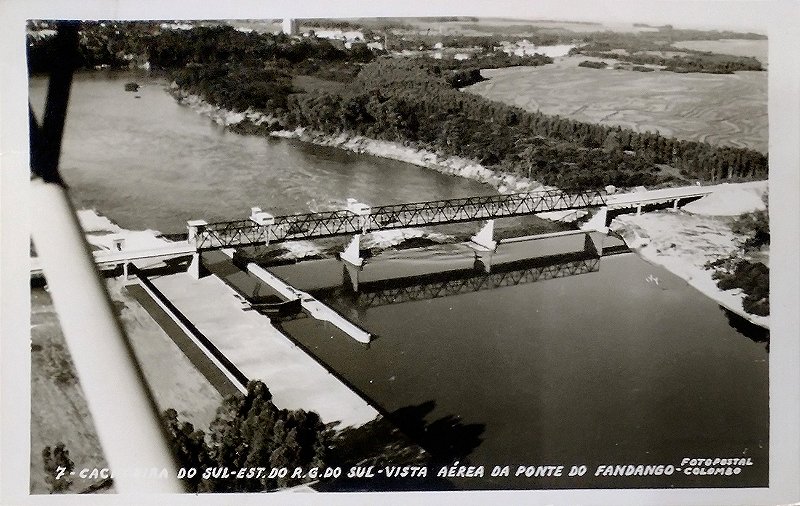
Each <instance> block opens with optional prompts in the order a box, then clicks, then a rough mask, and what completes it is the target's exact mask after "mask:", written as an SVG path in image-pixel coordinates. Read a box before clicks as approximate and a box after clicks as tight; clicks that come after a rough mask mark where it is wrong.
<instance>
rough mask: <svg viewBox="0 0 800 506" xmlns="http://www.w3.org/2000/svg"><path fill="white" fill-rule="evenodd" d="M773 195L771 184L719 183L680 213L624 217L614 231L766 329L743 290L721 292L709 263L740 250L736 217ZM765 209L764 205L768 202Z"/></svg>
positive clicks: (614, 224)
mask: <svg viewBox="0 0 800 506" xmlns="http://www.w3.org/2000/svg"><path fill="white" fill-rule="evenodd" d="M766 191H767V181H755V182H750V183H741V184H730V185H718V186H717V187H716V191H715V193H714V194H712V195H709V196H708V197H705V198H704V199H701V200H698V201H696V202H694V203H692V204H689V205H687V206H686V207H685V210H679V211H658V212H651V213H643V214H641V215H639V216H636V215H632V214H630V215H622V216H618V217H617V218H615V219H614V221H613V222H612V224H611V229H612V230H615V231H616V232H618V233H619V234H620V235H622V237H623V238H624V239H625V242H626V243H627V244H628V246H629V247H630V248H631V249H633V250H634V251H636V252H637V253H638V254H639V256H641V257H642V258H643V259H645V260H646V261H648V262H650V263H653V264H657V265H660V266H662V267H664V268H666V269H667V270H669V271H670V272H672V273H673V274H675V275H676V276H678V277H680V278H682V279H684V280H685V281H686V282H687V283H689V285H691V286H693V287H694V288H696V289H697V290H699V291H700V292H701V293H703V294H704V295H706V296H707V297H709V298H710V299H712V300H714V301H715V302H717V303H718V304H720V305H721V306H723V307H725V308H726V309H728V310H729V311H731V312H733V313H735V314H737V315H739V316H741V317H743V318H745V319H747V320H748V321H750V322H751V323H754V324H756V325H758V326H760V327H763V328H766V329H768V328H769V317H768V316H766V317H765V316H758V315H754V314H751V313H748V312H746V311H745V310H744V308H743V307H742V300H743V299H744V294H743V293H742V291H741V290H738V289H736V290H720V289H719V288H718V287H717V282H716V281H715V280H714V279H713V278H712V274H713V272H714V271H712V270H708V269H706V268H705V265H706V263H708V262H709V261H712V260H716V259H718V258H721V257H726V256H728V255H730V254H731V253H734V252H735V251H737V250H738V244H737V239H738V237H737V235H736V234H735V233H734V232H733V230H731V227H730V224H731V221H732V217H733V216H736V215H738V214H741V213H744V212H750V211H753V210H755V209H754V207H756V205H757V204H758V203H761V196H762V195H763V194H764V193H765V192H766ZM762 205H763V203H762Z"/></svg>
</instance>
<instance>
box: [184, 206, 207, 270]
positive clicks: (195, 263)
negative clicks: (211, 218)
mask: <svg viewBox="0 0 800 506" xmlns="http://www.w3.org/2000/svg"><path fill="white" fill-rule="evenodd" d="M206 225H208V222H207V221H206V220H189V221H187V222H186V228H188V229H189V236H188V237H187V239H186V240H187V242H188V243H189V244H190V245H191V246H193V247H194V253H192V261H191V263H190V264H189V275H190V276H192V277H193V278H194V279H200V278H203V277H205V276H207V275H208V271H207V270H206V269H205V268H203V265H202V262H200V252H199V251H197V233H198V232H199V231H201V230H202V229H203V227H205V226H206Z"/></svg>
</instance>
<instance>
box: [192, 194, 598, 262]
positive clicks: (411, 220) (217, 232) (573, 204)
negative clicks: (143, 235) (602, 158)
mask: <svg viewBox="0 0 800 506" xmlns="http://www.w3.org/2000/svg"><path fill="white" fill-rule="evenodd" d="M605 203H606V199H605V194H604V193H603V192H601V191H599V190H575V191H568V190H545V191H537V192H523V193H511V194H505V195H485V196H479V197H463V198H456V199H445V200H431V201H427V202H411V203H407V204H390V205H384V206H377V207H373V208H371V210H370V212H369V214H365V215H359V214H356V213H354V212H352V211H349V210H337V211H324V212H320V213H303V214H290V215H285V216H276V217H274V221H273V222H272V223H271V224H269V225H260V224H258V223H256V222H254V221H252V220H249V219H246V220H235V221H227V222H219V223H210V224H207V225H203V226H201V227H199V228H198V230H197V249H198V250H204V249H215V248H224V247H231V246H240V245H255V244H263V243H266V242H274V241H283V240H287V239H312V238H323V237H333V236H337V235H348V234H354V233H358V232H360V231H367V230H387V229H396V228H405V227H418V226H426V225H436V224H444V223H458V222H464V221H474V220H481V219H494V218H502V217H510V216H522V215H527V214H535V213H541V212H547V211H558V210H565V209H581V208H586V207H593V206H602V205H605Z"/></svg>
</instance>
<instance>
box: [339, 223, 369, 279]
mask: <svg viewBox="0 0 800 506" xmlns="http://www.w3.org/2000/svg"><path fill="white" fill-rule="evenodd" d="M339 258H340V259H341V260H342V277H343V280H344V283H345V284H346V283H348V282H349V283H350V284H351V285H352V286H353V291H354V292H358V278H359V273H360V272H361V271H362V270H363V269H364V259H363V258H361V234H356V235H354V236H353V238H352V239H351V240H350V243H348V245H347V247H346V248H345V249H344V251H343V252H341V253H339Z"/></svg>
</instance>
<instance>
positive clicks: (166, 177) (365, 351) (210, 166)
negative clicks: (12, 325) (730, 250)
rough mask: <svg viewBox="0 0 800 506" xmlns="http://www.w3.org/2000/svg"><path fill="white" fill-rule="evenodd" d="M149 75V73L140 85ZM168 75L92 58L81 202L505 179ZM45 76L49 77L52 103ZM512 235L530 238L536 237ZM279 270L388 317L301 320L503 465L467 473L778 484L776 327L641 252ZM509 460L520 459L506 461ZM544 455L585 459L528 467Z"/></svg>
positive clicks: (82, 86)
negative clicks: (287, 118) (501, 270)
mask: <svg viewBox="0 0 800 506" xmlns="http://www.w3.org/2000/svg"><path fill="white" fill-rule="evenodd" d="M134 77H135V79H136V80H137V81H138V82H139V83H140V84H142V87H141V88H140V90H139V91H138V92H137V93H131V92H125V91H124V90H123V85H124V83H125V82H127V81H129V80H131V79H133V78H134ZM164 86H165V85H164V82H163V81H160V80H158V79H155V78H149V77H147V76H145V75H136V76H132V75H130V74H126V73H121V74H108V73H86V74H79V75H78V76H76V79H75V82H74V86H73V93H72V97H71V102H70V109H69V118H68V121H67V125H66V133H65V140H64V149H63V156H62V172H63V175H64V177H65V179H66V181H67V182H68V183H69V185H70V187H71V190H72V194H73V196H74V198H75V199H76V200H77V203H78V206H79V207H92V208H96V209H97V210H98V211H99V212H100V213H101V214H103V215H105V216H108V217H109V218H110V219H112V220H113V221H115V222H116V223H118V224H119V225H121V226H123V227H126V228H131V229H144V228H150V229H157V230H160V231H162V232H165V233H166V232H182V231H184V230H185V222H186V220H190V219H196V218H203V219H207V220H209V221H211V220H214V219H224V218H228V219H230V218H237V217H243V216H246V215H247V214H248V213H249V208H250V207H251V206H256V205H257V206H260V207H263V208H264V209H265V210H270V211H272V212H275V213H285V212H303V211H306V210H309V209H310V210H318V209H331V208H336V207H340V206H342V204H343V203H344V201H345V199H346V198H347V197H355V198H358V199H361V200H364V201H366V202H369V203H371V204H383V203H392V202H404V201H421V200H432V199H440V198H449V197H457V196H466V195H476V194H489V193H493V192H494V190H493V189H492V188H490V187H488V186H486V185H482V184H479V183H477V182H474V181H470V180H467V179H462V178H457V177H452V176H445V175H442V174H439V173H437V172H435V171H431V170H428V169H424V168H420V167H416V166H412V165H408V164H404V163H400V162H394V161H389V160H385V159H380V158H375V157H371V156H366V155H357V154H352V153H347V152H342V151H338V150H335V149H330V148H320V147H317V146H312V145H308V144H304V143H301V142H297V141H292V140H285V139H265V138H261V137H250V136H240V135H235V134H232V133H229V132H226V131H225V130H223V129H222V128H221V127H219V126H217V125H215V124H213V123H212V122H211V121H210V120H208V119H207V118H205V117H202V116H200V115H198V114H196V113H195V112H193V111H192V110H190V109H188V108H186V107H182V106H179V105H177V104H176V103H175V101H174V100H173V99H172V97H170V96H169V95H168V94H167V93H166V92H165V90H164ZM44 89H45V87H44V81H42V80H40V79H33V80H32V84H31V97H32V101H33V105H34V110H37V111H40V110H41V105H40V104H41V102H42V101H43V96H44ZM137 95H138V96H139V97H141V98H136V96H137ZM501 247H503V248H504V251H509V250H513V251H514V253H515V254H525V253H526V250H525V248H526V247H528V246H526V245H525V244H524V243H523V244H519V245H514V246H507V247H506V246H501ZM520 252H521V253H520ZM471 255H472V254H471V253H470V252H469V251H468V250H466V249H465V248H463V247H462V246H457V245H450V246H429V247H424V248H416V249H413V250H404V251H387V252H384V253H380V254H378V255H377V256H375V257H374V258H372V259H370V261H369V262H368V263H367V266H366V267H365V269H364V272H363V276H364V280H362V281H365V282H369V281H370V280H373V281H374V280H380V279H382V278H384V277H386V276H389V275H396V273H397V272H403V273H409V274H411V273H420V272H425V271H426V270H437V269H439V270H440V268H441V266H443V265H446V266H448V268H449V266H454V265H461V264H463V265H469V264H470V261H471V258H472V257H471ZM556 267H558V266H556ZM562 267H563V266H562ZM274 270H275V272H276V273H278V274H279V275H280V276H282V277H284V278H286V279H287V280H289V281H291V282H292V283H295V284H296V285H297V286H298V287H299V288H301V289H307V290H310V291H312V292H314V291H316V293H317V295H318V296H319V297H320V298H321V299H323V300H325V301H326V302H328V303H330V304H331V305H332V306H334V307H336V308H337V309H338V310H339V311H340V312H342V313H343V314H345V315H346V316H347V317H349V318H351V319H352V320H353V321H355V322H356V323H358V324H359V325H361V326H363V327H364V328H366V329H367V330H368V331H370V332H372V333H373V334H375V335H376V336H378V338H377V339H376V340H375V341H374V342H373V343H371V344H370V346H369V347H367V348H365V347H363V346H362V345H360V344H358V343H356V342H355V341H353V340H351V339H349V338H346V337H345V336H343V335H339V334H338V333H336V332H334V331H331V328H329V327H326V326H324V325H322V326H321V325H319V324H318V323H317V322H316V321H314V320H313V319H310V318H305V319H299V320H294V321H288V322H285V323H284V324H283V328H284V330H285V332H286V333H287V334H288V335H289V336H290V337H291V338H292V339H294V340H295V341H296V342H298V343H299V344H301V345H302V346H303V347H304V348H306V349H307V350H308V351H309V352H310V353H312V354H313V355H314V356H315V358H316V359H317V360H319V361H320V362H322V363H323V364H324V365H326V366H327V367H328V368H329V369H331V370H332V371H334V372H335V373H336V374H337V375H338V376H339V377H341V378H342V379H343V380H344V381H346V382H347V383H348V384H350V385H351V386H352V387H353V388H354V389H355V390H356V391H358V392H359V393H361V394H362V395H364V396H365V397H367V398H368V399H369V400H370V402H372V403H373V404H374V405H376V406H377V407H378V408H379V409H380V410H381V411H382V412H384V413H386V414H388V415H390V416H391V417H393V418H394V419H395V420H396V421H397V422H398V424H400V425H401V426H402V427H403V428H404V430H406V432H407V433H409V434H411V435H414V436H415V437H416V439H417V440H418V441H419V442H421V443H422V444H423V445H426V447H428V448H429V449H431V451H432V452H433V453H434V456H435V457H436V458H437V460H441V461H445V462H449V463H452V460H453V459H459V460H460V461H461V462H469V463H470V464H472V465H484V466H487V467H486V471H485V472H486V477H484V478H482V479H478V480H475V479H467V478H464V479H456V480H455V482H456V484H457V486H459V487H463V488H573V487H599V488H606V487H670V486H701V487H711V486H713V487H717V486H722V487H726V486H732V487H743V486H767V484H768V481H767V478H768V448H767V447H768V432H769V431H768V422H769V392H768V356H769V355H768V350H767V347H766V346H765V343H764V342H763V338H762V336H760V335H759V334H758V332H757V331H756V330H755V329H753V328H751V327H749V326H747V325H744V324H742V323H741V322H739V321H736V320H733V319H732V317H731V316H730V315H728V314H727V313H726V312H725V311H723V310H721V309H720V307H719V306H718V305H717V304H715V303H713V302H712V301H711V300H709V299H707V298H706V297H704V296H703V295H702V294H700V293H699V292H697V291H696V290H694V289H693V288H691V287H690V286H688V285H687V284H686V283H685V282H684V281H682V280H680V279H679V278H677V277H675V276H673V275H672V274H670V273H669V272H668V271H666V270H664V269H662V268H660V267H657V266H653V265H651V264H649V263H647V262H645V261H643V260H642V259H640V258H639V257H637V256H636V255H634V254H630V253H628V254H621V255H614V256H610V257H604V258H602V259H601V260H600V261H599V264H598V268H597V269H593V270H590V271H588V272H582V273H580V275H572V276H565V277H558V278H555V279H547V280H540V281H538V282H533V283H521V284H513V283H512V284H511V285H510V286H505V287H502V288H497V289H492V290H482V291H474V292H472V291H471V292H466V293H461V294H458V295H452V296H446V297H437V298H428V299H420V300H414V301H408V302H402V303H395V304H385V305H378V306H374V307H363V306H359V304H358V302H357V301H354V300H353V299H352V298H348V297H346V296H343V295H342V292H341V291H335V290H334V291H330V290H328V291H325V290H322V291H319V290H320V288H322V287H325V286H327V284H329V281H328V280H334V282H335V280H337V279H339V278H340V277H341V273H342V271H341V266H340V265H339V264H337V263H336V262H335V261H331V260H320V261H311V262H303V263H300V264H296V265H293V266H282V267H279V268H275V269H274ZM393 273H394V274H393ZM654 280H655V281H654ZM379 285H380V283H379V284H378V287H380V286H379ZM733 457H744V458H747V457H749V458H751V461H752V465H747V466H744V467H742V468H741V473H740V474H735V475H732V476H725V475H721V476H698V475H692V472H693V471H692V470H690V469H689V468H688V467H687V466H682V465H681V461H682V459H683V458H710V459H714V458H733ZM628 464H631V465H634V466H636V465H640V464H641V465H654V466H657V465H665V466H666V465H672V466H675V468H680V469H681V470H680V471H677V470H673V474H671V475H669V476H663V475H662V476H644V477H642V476H617V477H606V476H595V474H596V472H597V469H598V466H600V465H628ZM506 465H507V466H509V467H510V474H511V476H509V477H502V476H501V477H490V476H489V474H490V471H491V469H492V468H493V466H500V467H501V468H502V467H503V466H506ZM537 465H554V466H558V465H563V466H566V468H565V470H564V471H563V473H564V475H566V474H567V473H568V471H569V470H570V468H571V466H573V465H574V466H581V465H585V466H587V468H586V469H587V470H586V475H585V476H582V477H566V476H564V477H549V478H542V477H526V476H525V475H524V473H523V475H522V476H514V474H515V473H516V471H517V468H518V466H537ZM687 472H688V474H686V473H687Z"/></svg>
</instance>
